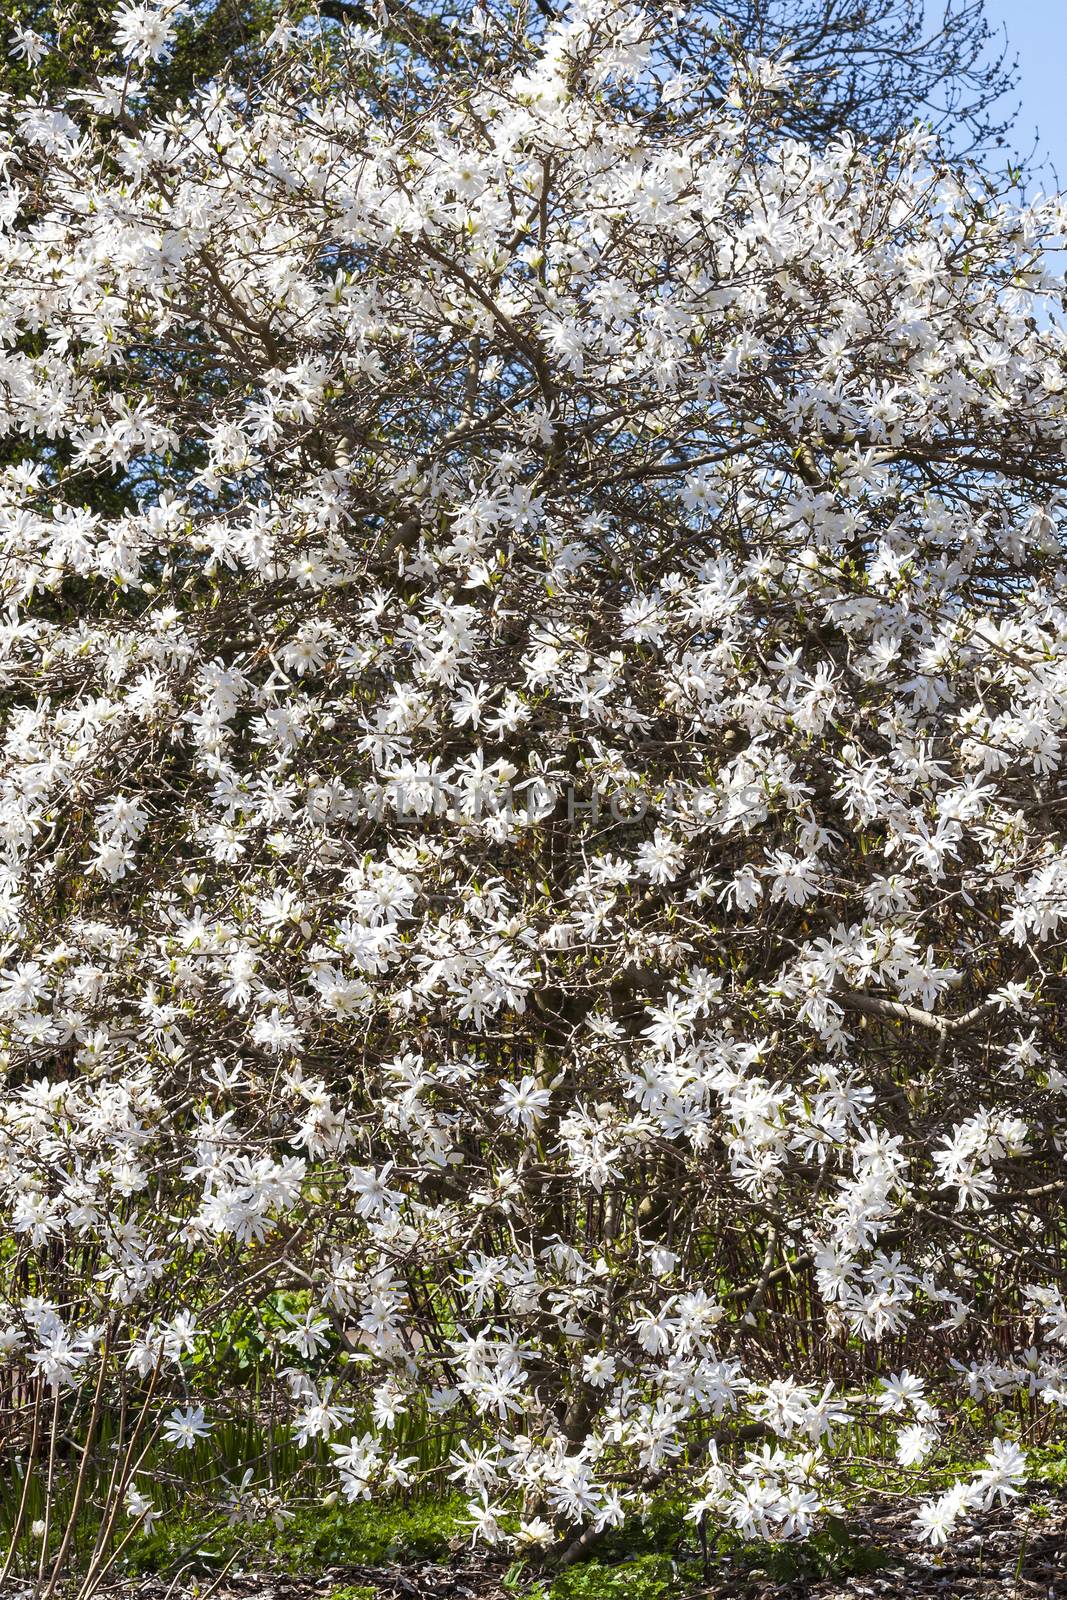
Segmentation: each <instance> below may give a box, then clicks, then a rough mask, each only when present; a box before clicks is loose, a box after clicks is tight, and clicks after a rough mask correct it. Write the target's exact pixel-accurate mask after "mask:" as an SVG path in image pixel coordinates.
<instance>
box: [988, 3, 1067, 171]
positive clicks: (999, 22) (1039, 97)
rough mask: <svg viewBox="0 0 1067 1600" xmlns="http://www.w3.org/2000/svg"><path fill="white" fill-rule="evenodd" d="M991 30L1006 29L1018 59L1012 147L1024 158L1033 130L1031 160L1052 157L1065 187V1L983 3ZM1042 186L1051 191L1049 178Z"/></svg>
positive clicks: (1066, 134)
mask: <svg viewBox="0 0 1067 1600" xmlns="http://www.w3.org/2000/svg"><path fill="white" fill-rule="evenodd" d="M986 15H987V16H988V18H989V21H990V24H991V25H992V26H994V27H997V26H1003V27H1005V28H1006V29H1007V34H1008V43H1009V45H1010V47H1011V50H1012V52H1014V53H1015V54H1016V55H1017V56H1018V57H1019V85H1018V91H1017V96H1016V98H1017V99H1018V101H1019V103H1020V111H1019V120H1018V122H1017V124H1016V128H1015V136H1014V140H1013V143H1014V145H1015V146H1016V147H1017V148H1018V149H1019V150H1020V151H1021V152H1022V153H1024V154H1025V153H1028V152H1029V150H1030V146H1031V144H1032V143H1033V138H1034V133H1035V130H1036V132H1037V133H1038V135H1039V143H1038V148H1037V151H1035V159H1040V157H1041V156H1043V155H1044V156H1051V158H1052V161H1053V162H1054V164H1055V167H1056V171H1057V174H1058V176H1059V181H1060V185H1061V187H1067V0H986ZM1042 187H1045V188H1048V187H1051V177H1049V178H1048V179H1047V180H1046V182H1045V183H1044V184H1043V185H1042Z"/></svg>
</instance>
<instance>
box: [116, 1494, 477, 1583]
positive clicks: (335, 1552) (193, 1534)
mask: <svg viewBox="0 0 1067 1600" xmlns="http://www.w3.org/2000/svg"><path fill="white" fill-rule="evenodd" d="M464 1514H465V1505H464V1502H463V1500H462V1499H460V1498H459V1497H458V1496H444V1497H438V1498H434V1499H424V1500H414V1501H412V1502H410V1503H409V1504H406V1505H390V1504H380V1503H379V1504H375V1503H372V1502H370V1501H359V1502H358V1503H356V1504H355V1505H345V1504H343V1503H338V1504H337V1505H334V1506H329V1507H323V1506H321V1505H318V1506H308V1507H303V1508H301V1509H299V1510H297V1511H296V1512H294V1514H293V1515H292V1517H290V1518H289V1519H288V1520H287V1521H285V1522H284V1523H283V1524H282V1526H281V1527H276V1526H275V1525H274V1523H272V1522H271V1521H269V1520H265V1521H264V1522H261V1523H257V1524H255V1525H254V1526H252V1527H229V1526H227V1525H225V1524H220V1523H219V1522H218V1521H217V1520H216V1521H214V1522H208V1521H205V1520H203V1519H197V1518H195V1517H191V1516H190V1517H184V1518H183V1517H181V1516H178V1517H174V1518H170V1519H168V1520H167V1523H166V1524H163V1523H160V1525H159V1527H158V1528H155V1529H154V1530H153V1532H152V1533H151V1534H148V1535H146V1536H145V1537H144V1538H142V1539H140V1540H139V1541H138V1542H137V1544H136V1546H135V1547H133V1548H132V1549H131V1554H130V1557H129V1560H128V1561H127V1562H126V1564H125V1569H126V1571H127V1572H130V1573H133V1574H135V1575H137V1576H144V1575H147V1574H149V1573H162V1574H165V1573H167V1572H172V1571H174V1570H176V1569H177V1568H178V1567H179V1566H183V1565H186V1564H191V1567H192V1568H193V1569H197V1570H201V1571H205V1572H209V1571H213V1570H217V1569H218V1568H220V1567H222V1566H224V1565H225V1564H226V1563H227V1562H228V1561H229V1560H230V1559H231V1558H232V1557H233V1556H234V1555H235V1554H239V1555H240V1558H241V1560H242V1563H243V1564H246V1565H249V1566H254V1565H256V1564H257V1563H258V1564H259V1565H261V1566H263V1567H264V1568H270V1569H274V1570H276V1571H283V1572H316V1571H321V1570H322V1568H323V1567H331V1566H346V1565H351V1566H365V1567H380V1566H385V1565H386V1564H388V1563H390V1562H393V1561H404V1560H405V1559H406V1560H415V1559H423V1560H425V1559H437V1560H445V1559H447V1557H448V1555H449V1553H450V1550H451V1547H452V1544H453V1543H454V1542H455V1540H456V1539H457V1537H461V1536H462V1521H463V1517H464ZM357 1587H358V1586H357Z"/></svg>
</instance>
